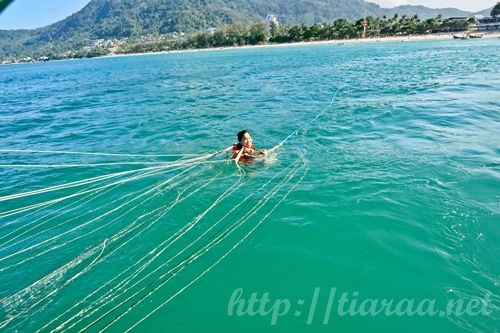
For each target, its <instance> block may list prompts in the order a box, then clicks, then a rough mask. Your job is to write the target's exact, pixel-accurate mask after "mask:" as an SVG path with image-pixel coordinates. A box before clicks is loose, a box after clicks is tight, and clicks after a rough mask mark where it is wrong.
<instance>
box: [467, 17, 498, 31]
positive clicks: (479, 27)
mask: <svg viewBox="0 0 500 333" xmlns="http://www.w3.org/2000/svg"><path fill="white" fill-rule="evenodd" d="M473 30H475V31H495V30H496V31H498V30H500V17H482V18H479V19H477V23H476V24H475V25H474V27H473Z"/></svg>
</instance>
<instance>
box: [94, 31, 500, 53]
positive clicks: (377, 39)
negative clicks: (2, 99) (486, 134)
mask: <svg viewBox="0 0 500 333" xmlns="http://www.w3.org/2000/svg"><path fill="white" fill-rule="evenodd" d="M460 34H461V33H457V34H456V35H460ZM453 35H454V34H453V33H443V34H431V35H412V36H391V37H373V38H364V39H362V38H353V39H330V40H321V41H308V42H296V43H282V44H261V45H244V46H229V47H213V48H206V49H188V50H173V51H160V52H147V53H127V54H109V55H105V56H103V57H104V58H106V57H120V56H122V57H123V56H138V55H155V54H169V53H185V52H208V51H220V50H237V49H253V48H265V47H290V46H304V45H343V44H353V43H381V42H384V43H386V42H418V41H432V40H436V41H437V40H453ZM482 35H483V37H482V39H488V38H500V31H499V32H489V33H482ZM457 42H458V41H457Z"/></svg>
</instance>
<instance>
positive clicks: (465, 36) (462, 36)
mask: <svg viewBox="0 0 500 333" xmlns="http://www.w3.org/2000/svg"><path fill="white" fill-rule="evenodd" d="M469 38H470V39H477V38H483V34H472V33H470V32H467V33H465V34H461V35H455V34H453V39H469Z"/></svg>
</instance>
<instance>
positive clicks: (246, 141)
mask: <svg viewBox="0 0 500 333" xmlns="http://www.w3.org/2000/svg"><path fill="white" fill-rule="evenodd" d="M238 143H239V144H240V145H242V146H243V147H246V146H251V145H252V136H251V135H250V132H249V131H247V130H242V131H239V132H238Z"/></svg>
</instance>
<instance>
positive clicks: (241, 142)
mask: <svg viewBox="0 0 500 333" xmlns="http://www.w3.org/2000/svg"><path fill="white" fill-rule="evenodd" d="M232 153H233V158H238V156H239V161H244V162H251V161H252V160H253V159H254V158H255V157H263V156H266V155H267V150H265V149H262V150H257V149H255V147H254V145H253V143H252V135H251V134H250V132H248V131H247V130H242V131H240V132H238V143H235V144H234V145H233V151H232ZM240 153H241V154H240Z"/></svg>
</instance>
